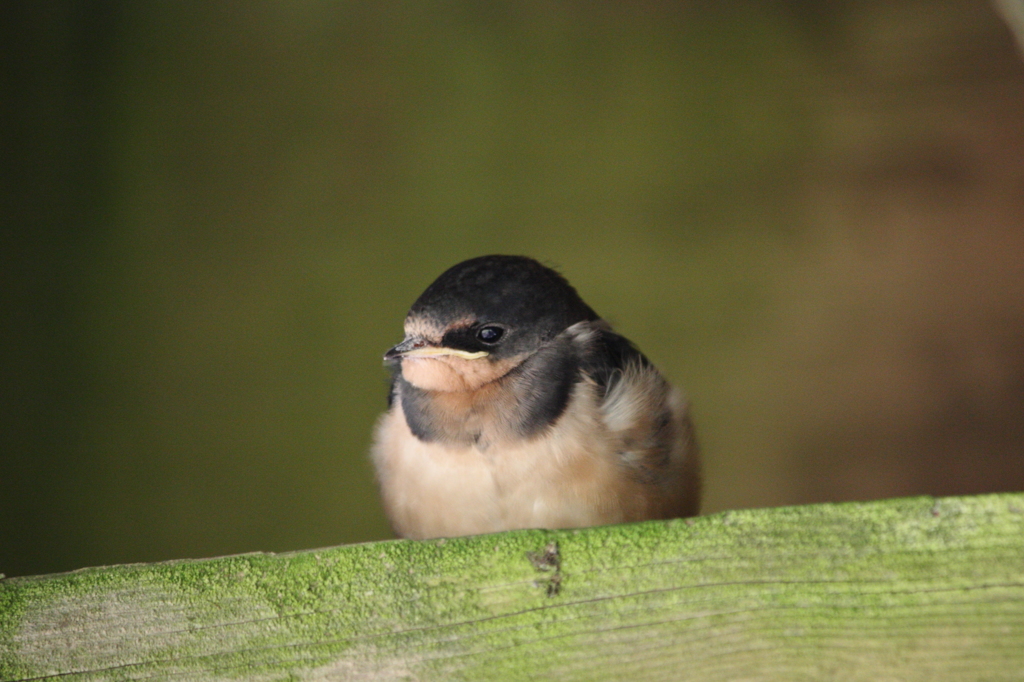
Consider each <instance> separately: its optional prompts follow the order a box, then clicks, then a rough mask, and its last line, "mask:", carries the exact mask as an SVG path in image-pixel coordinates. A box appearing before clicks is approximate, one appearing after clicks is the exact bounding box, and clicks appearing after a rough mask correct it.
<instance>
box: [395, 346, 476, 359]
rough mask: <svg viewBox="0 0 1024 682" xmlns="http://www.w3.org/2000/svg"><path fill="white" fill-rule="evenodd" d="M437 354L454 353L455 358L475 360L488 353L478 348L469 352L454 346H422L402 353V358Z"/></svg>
mask: <svg viewBox="0 0 1024 682" xmlns="http://www.w3.org/2000/svg"><path fill="white" fill-rule="evenodd" d="M439 355H454V356H455V357H457V358H462V359H463V360H476V359H477V358H482V357H486V356H488V355H490V353H488V352H487V351H485V350H478V351H476V352H473V353H471V352H469V351H468V350H456V349H455V348H439V347H437V346H424V347H423V348H416V349H413V350H409V351H406V352H404V353H402V357H403V358H433V357H437V356H439Z"/></svg>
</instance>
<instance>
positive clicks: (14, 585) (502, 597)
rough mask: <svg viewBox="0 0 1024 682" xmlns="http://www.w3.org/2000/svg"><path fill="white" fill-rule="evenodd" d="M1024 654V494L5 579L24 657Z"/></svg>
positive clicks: (194, 666) (868, 662)
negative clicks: (546, 556) (553, 548)
mask: <svg viewBox="0 0 1024 682" xmlns="http://www.w3.org/2000/svg"><path fill="white" fill-rule="evenodd" d="M551 543H556V545H555V546H557V558H556V559H552V558H551V552H550V550H551V548H552V544H551ZM546 549H547V550H548V559H538V557H541V556H544V552H545V550H546ZM531 553H533V554H532V555H531ZM1021 670H1024V495H1022V494H1003V495H987V496H979V497H967V498H945V499H939V500H935V499H931V498H911V499H897V500H887V501H882V502H871V503H864V504H841V505H814V506H805V507H790V508H779V509H763V510H749V511H735V512H726V513H723V514H718V515H715V516H708V517H703V518H698V519H693V520H676V521H667V522H648V523H641V524H633V525H623V526H609V527H602V528H591V529H585V530H568V531H515V532H509V533H501V534H496V535H489V536H478V537H468V538H456V539H449V540H439V541H423V542H413V541H391V542H378V543H369V544H362V545H350V546H344V547H336V548H330V549H323V550H315V551H308V552H299V553H292V554H282V555H271V554H249V555H240V556H231V557H223V558H218V559H208V560H200V561H177V562H169V563H161V564H138V565H125V566H112V567H107V568H91V569H84V570H81V571H76V572H73V573H66V574H58V575H50V576H39V577H31V578H17V579H9V580H5V581H0V679H3V680H27V679H40V678H47V677H55V676H60V677H61V678H62V679H72V680H111V679H114V680H119V679H164V678H174V679H201V680H202V679H360V678H371V677H374V678H387V679H403V678H407V679H481V680H484V679H487V680H491V679H513V680H514V679H524V680H525V679H536V678H542V677H543V678H551V679H559V680H572V679H580V680H586V679H631V680H637V679H645V680H646V679H650V680H656V679H671V680H680V679H700V680H702V681H703V682H706V681H708V680H718V679H722V680H732V679H787V680H800V679H807V680H811V679H864V680H869V679H870V680H874V679H901V680H911V679H922V680H923V679H929V680H934V679H958V680H959V679H979V680H981V679H985V680H1002V679H1006V680H1010V679H1019V678H1020V671H1021Z"/></svg>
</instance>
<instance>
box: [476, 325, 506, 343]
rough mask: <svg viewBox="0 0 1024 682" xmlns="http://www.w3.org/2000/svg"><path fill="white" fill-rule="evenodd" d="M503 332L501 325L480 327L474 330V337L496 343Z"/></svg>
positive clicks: (485, 341)
mask: <svg viewBox="0 0 1024 682" xmlns="http://www.w3.org/2000/svg"><path fill="white" fill-rule="evenodd" d="M504 334H505V330H504V329H502V328H501V327H480V329H478V330H477V331H476V338H477V339H479V340H480V341H483V342H484V343H498V341H500V340H501V337H502V336H503V335H504Z"/></svg>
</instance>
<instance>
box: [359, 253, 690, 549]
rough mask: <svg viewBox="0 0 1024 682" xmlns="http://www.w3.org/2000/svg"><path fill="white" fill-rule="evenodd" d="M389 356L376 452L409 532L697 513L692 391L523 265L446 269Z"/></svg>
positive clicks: (391, 509) (389, 510) (549, 279)
mask: <svg viewBox="0 0 1024 682" xmlns="http://www.w3.org/2000/svg"><path fill="white" fill-rule="evenodd" d="M404 332H405V337H404V339H403V341H402V342H401V343H399V344H398V345H396V346H394V347H393V348H391V349H390V350H388V351H387V352H386V353H385V354H384V362H385V365H387V366H388V367H389V368H390V370H391V382H390V390H389V392H388V409H387V411H386V412H385V413H384V414H383V415H381V417H380V418H379V420H378V422H377V424H376V427H375V432H374V439H373V445H372V447H371V458H372V460H373V463H374V468H375V471H376V479H377V483H378V486H379V489H380V495H381V499H382V502H383V507H384V511H385V513H386V515H387V517H388V520H389V521H390V523H391V526H392V528H393V530H394V531H395V534H396V535H398V536H399V537H404V538H413V539H426V538H445V537H456V536H463V535H479V534H484V533H493V532H500V531H506V530H513V529H523V528H551V529H555V528H580V527H588V526H599V525H608V524H614V523H625V522H633V521H644V520H649V519H668V518H679V517H688V516H695V515H697V514H698V512H699V507H700V495H701V475H700V460H699V452H698V448H697V442H696V439H695V436H694V429H693V425H692V422H691V419H690V415H689V407H688V403H687V401H686V399H685V398H684V397H683V394H682V393H681V392H680V391H679V390H677V389H676V388H674V387H673V386H672V385H670V384H669V382H668V381H667V380H666V379H665V378H664V376H662V374H661V373H660V372H659V371H658V369H657V368H656V367H655V366H654V365H653V364H652V363H651V362H650V360H648V359H647V357H646V356H644V354H643V353H641V352H640V351H639V350H637V348H636V347H635V346H634V345H633V343H632V342H630V341H629V340H628V339H626V337H624V336H622V335H620V334H618V333H617V332H615V331H614V330H613V328H612V326H611V325H610V324H609V323H608V322H606V321H605V320H603V319H602V318H601V317H600V316H599V315H598V314H597V313H595V312H594V310H593V309H592V308H591V307H590V306H588V305H587V304H586V303H584V302H583V300H582V298H580V296H579V294H578V293H577V292H576V289H574V288H573V287H572V285H570V284H569V282H568V281H567V280H566V278H565V277H563V276H562V275H561V274H560V273H559V272H557V271H556V270H554V269H552V268H550V267H547V266H545V265H543V264H541V263H540V262H538V261H537V260H534V259H533V258H529V257H526V256H509V255H488V256H480V257H477V258H472V259H470V260H466V261H463V262H461V263H458V264H457V265H454V266H452V267H451V268H449V269H448V270H446V271H445V272H444V273H442V274H441V275H440V276H439V277H438V278H437V279H436V280H435V281H434V282H433V283H432V284H430V286H428V287H427V288H426V290H425V291H424V292H423V293H422V294H421V295H420V296H419V298H417V299H416V301H415V302H414V303H413V304H412V307H411V308H410V309H409V312H408V314H407V315H406V317H405V324H404Z"/></svg>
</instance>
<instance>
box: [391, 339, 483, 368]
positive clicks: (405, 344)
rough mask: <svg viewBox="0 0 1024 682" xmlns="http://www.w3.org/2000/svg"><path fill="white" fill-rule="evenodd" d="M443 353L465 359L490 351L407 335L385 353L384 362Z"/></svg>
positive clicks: (434, 356) (474, 358) (481, 355)
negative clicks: (453, 345) (457, 346)
mask: <svg viewBox="0 0 1024 682" xmlns="http://www.w3.org/2000/svg"><path fill="white" fill-rule="evenodd" d="M442 355H454V356H455V357H457V358H462V359H463V360H476V359H477V358H482V357H485V356H487V355H489V353H488V352H487V351H485V350H481V351H476V352H470V351H466V350H458V349H456V348H445V347H444V346H436V345H434V344H432V343H430V342H429V341H427V340H426V339H424V338H423V337H420V336H407V337H406V338H405V341H402V343H400V344H398V345H397V346H395V347H394V348H392V349H391V350H389V351H388V352H387V353H385V354H384V362H397V361H399V360H402V359H403V358H436V357H439V356H442Z"/></svg>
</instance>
